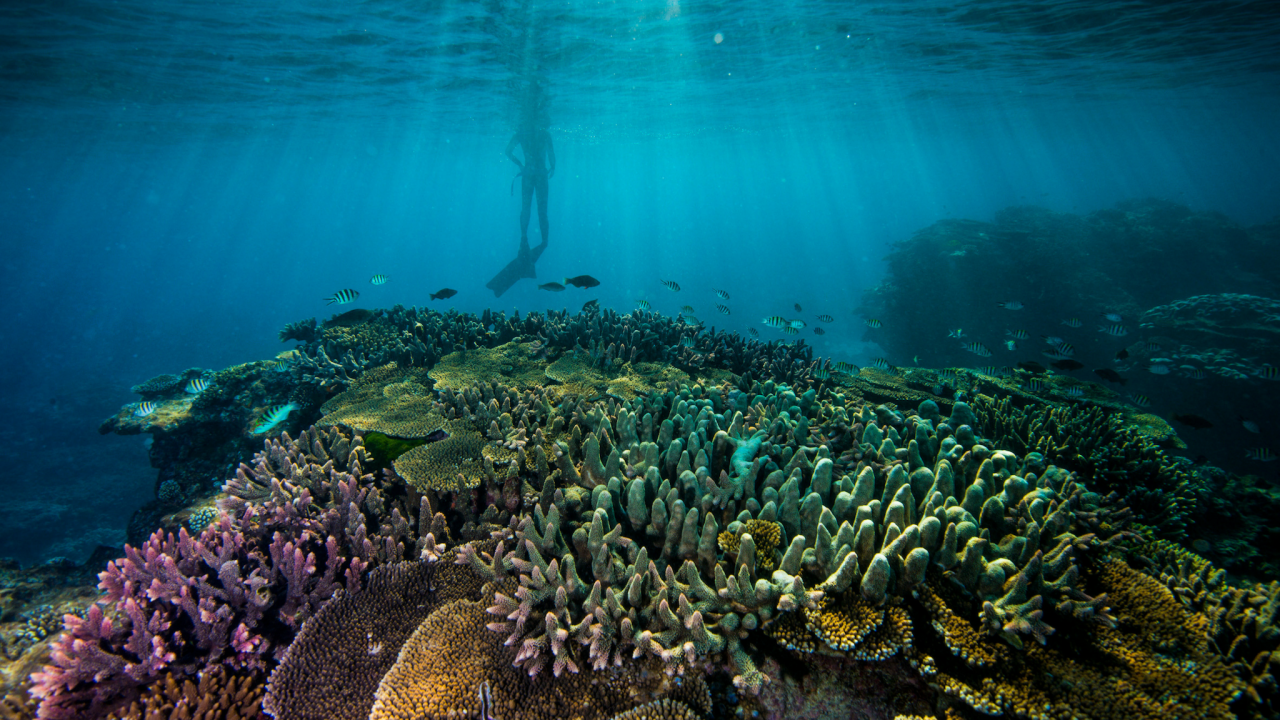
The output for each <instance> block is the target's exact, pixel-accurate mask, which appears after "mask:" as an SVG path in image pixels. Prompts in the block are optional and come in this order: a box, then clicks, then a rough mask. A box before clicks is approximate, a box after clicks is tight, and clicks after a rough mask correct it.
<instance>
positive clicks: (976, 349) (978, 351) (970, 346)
mask: <svg viewBox="0 0 1280 720" xmlns="http://www.w3.org/2000/svg"><path fill="white" fill-rule="evenodd" d="M960 347H961V348H962V349H964V350H968V351H969V352H971V353H973V354H974V355H977V356H979V357H991V350H989V349H988V348H987V346H986V345H983V344H982V343H980V342H970V343H963V344H962V345H960Z"/></svg>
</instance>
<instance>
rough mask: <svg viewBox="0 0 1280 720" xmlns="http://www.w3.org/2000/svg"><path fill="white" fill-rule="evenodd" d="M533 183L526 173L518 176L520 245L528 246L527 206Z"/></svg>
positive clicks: (529, 203) (531, 198)
mask: <svg viewBox="0 0 1280 720" xmlns="http://www.w3.org/2000/svg"><path fill="white" fill-rule="evenodd" d="M533 188H534V183H533V181H532V180H531V179H530V178H529V176H528V175H527V174H526V175H524V176H522V177H521V178H520V247H528V246H529V208H530V206H531V205H532V204H533Z"/></svg>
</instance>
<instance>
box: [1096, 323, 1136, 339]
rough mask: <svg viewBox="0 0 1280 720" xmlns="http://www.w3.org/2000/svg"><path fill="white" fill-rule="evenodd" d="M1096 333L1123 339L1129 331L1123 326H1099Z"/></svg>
mask: <svg viewBox="0 0 1280 720" xmlns="http://www.w3.org/2000/svg"><path fill="white" fill-rule="evenodd" d="M1098 332H1100V333H1106V334H1107V335H1111V336H1112V337H1124V336H1125V335H1128V334H1129V331H1128V330H1127V329H1126V328H1125V327H1124V326H1123V325H1099V326H1098Z"/></svg>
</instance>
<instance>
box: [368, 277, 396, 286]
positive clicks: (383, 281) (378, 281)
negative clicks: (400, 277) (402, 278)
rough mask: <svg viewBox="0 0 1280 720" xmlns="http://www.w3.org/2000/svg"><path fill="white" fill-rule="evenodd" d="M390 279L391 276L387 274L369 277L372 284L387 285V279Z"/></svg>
mask: <svg viewBox="0 0 1280 720" xmlns="http://www.w3.org/2000/svg"><path fill="white" fill-rule="evenodd" d="M390 279H391V278H389V277H387V276H386V275H374V276H373V277H371V278H369V283H370V284H372V285H386V284H387V281H388V280H390Z"/></svg>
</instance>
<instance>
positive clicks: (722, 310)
mask: <svg viewBox="0 0 1280 720" xmlns="http://www.w3.org/2000/svg"><path fill="white" fill-rule="evenodd" d="M716 310H718V311H720V314H721V315H729V314H730V312H729V306H727V305H722V304H720V303H716Z"/></svg>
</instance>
